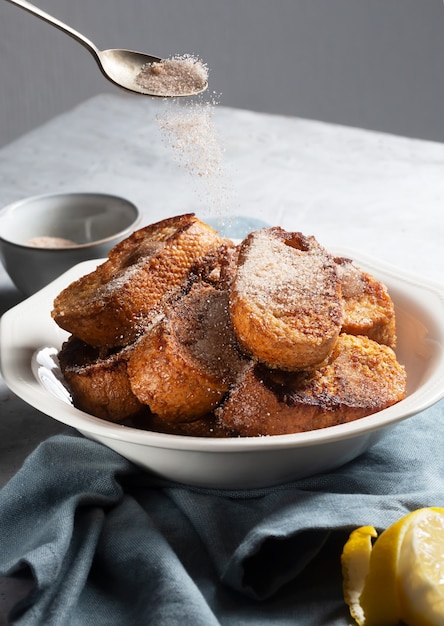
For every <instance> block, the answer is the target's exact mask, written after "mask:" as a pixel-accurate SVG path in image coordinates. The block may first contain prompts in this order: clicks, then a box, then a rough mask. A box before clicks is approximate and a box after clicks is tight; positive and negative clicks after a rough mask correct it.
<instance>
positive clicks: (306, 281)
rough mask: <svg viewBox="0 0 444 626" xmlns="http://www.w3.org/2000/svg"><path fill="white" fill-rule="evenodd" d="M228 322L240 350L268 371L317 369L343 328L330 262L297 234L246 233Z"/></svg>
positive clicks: (271, 230)
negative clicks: (264, 365) (247, 234)
mask: <svg viewBox="0 0 444 626" xmlns="http://www.w3.org/2000/svg"><path fill="white" fill-rule="evenodd" d="M231 317H232V320H233V326H234V328H235V331H236V334H237V336H238V338H239V341H240V342H241V344H242V345H243V347H244V348H245V349H246V350H247V352H248V353H250V354H251V355H253V356H254V357H255V358H256V359H258V360H259V361H261V362H263V363H265V364H267V365H268V366H269V367H275V368H280V369H286V370H295V369H305V368H307V367H314V366H316V365H317V364H319V363H320V362H322V360H323V359H324V358H325V357H326V356H327V355H328V354H329V353H330V352H331V350H332V349H333V347H334V345H335V343H336V340H337V338H338V335H339V332H340V329H341V325H342V302H341V289H340V281H339V278H338V275H337V269H336V264H335V263H334V261H333V258H332V257H331V256H330V255H329V254H328V253H327V252H326V250H324V248H322V247H321V246H320V245H319V244H318V243H317V241H316V240H315V239H314V237H305V236H304V235H302V234H301V233H287V232H286V231H284V230H282V229H281V228H269V229H262V230H259V231H255V232H253V233H251V234H250V235H249V236H248V237H247V238H246V239H245V240H244V241H243V242H242V244H241V246H240V252H239V261H238V268H237V274H236V277H235V279H234V281H233V285H232V292H231Z"/></svg>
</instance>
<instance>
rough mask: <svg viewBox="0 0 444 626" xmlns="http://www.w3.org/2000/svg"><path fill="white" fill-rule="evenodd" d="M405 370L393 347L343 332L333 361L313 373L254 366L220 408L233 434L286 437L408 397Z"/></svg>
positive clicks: (340, 421)
mask: <svg viewBox="0 0 444 626" xmlns="http://www.w3.org/2000/svg"><path fill="white" fill-rule="evenodd" d="M405 385H406V374H405V370H404V368H403V367H402V366H400V365H399V363H398V362H397V360H396V356H395V354H394V352H393V351H392V350H391V348H389V347H388V346H385V345H381V344H378V343H377V342H375V341H372V340H371V339H368V338H367V337H355V336H352V335H346V334H341V335H340V337H339V339H338V341H337V344H336V347H335V349H334V351H333V353H332V354H331V355H330V357H329V359H328V362H327V363H326V364H325V365H324V366H322V367H320V368H319V369H317V370H314V371H310V372H297V373H288V372H279V371H272V370H267V369H266V368H264V367H262V366H260V365H257V364H254V363H251V365H250V367H249V368H248V369H246V370H245V371H244V373H243V375H242V376H241V377H240V379H239V381H238V383H237V385H236V386H235V387H234V388H233V389H232V391H231V392H230V394H229V395H228V397H227V399H226V401H225V402H224V404H223V405H222V406H221V407H220V408H218V409H217V410H216V415H217V417H218V419H219V421H220V423H221V426H222V427H224V428H226V429H227V430H230V431H231V432H232V434H233V435H239V436H253V437H254V436H261V435H281V434H289V433H296V432H303V431H309V430H315V429H319V428H326V427H328V426H334V425H337V424H342V423H345V422H349V421H352V420H355V419H359V418H361V417H364V416H366V415H370V414H372V413H376V412H377V411H381V410H382V409H384V408H386V407H388V406H390V405H392V404H395V403H396V402H399V401H400V400H402V399H403V398H404V396H405Z"/></svg>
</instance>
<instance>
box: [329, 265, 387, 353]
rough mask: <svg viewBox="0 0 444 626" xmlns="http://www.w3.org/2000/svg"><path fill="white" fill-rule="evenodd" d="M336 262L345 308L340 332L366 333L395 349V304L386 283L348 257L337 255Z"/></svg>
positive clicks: (351, 333)
mask: <svg viewBox="0 0 444 626" xmlns="http://www.w3.org/2000/svg"><path fill="white" fill-rule="evenodd" d="M335 262H336V263H337V267H338V273H339V278H340V280H341V290H342V300H343V309H344V321H343V324H342V332H344V333H349V334H350V335H365V336H367V337H369V338H370V339H373V340H374V341H377V342H378V343H383V344H385V345H387V346H390V347H391V348H395V346H396V321H395V307H394V304H393V301H392V299H391V298H390V295H389V293H388V291H387V288H386V286H385V285H384V284H383V283H381V282H380V281H378V280H377V279H376V278H375V277H374V276H372V275H371V274H368V273H367V272H364V271H363V270H362V269H360V268H359V267H357V265H356V264H355V263H353V261H352V260H350V259H346V258H343V257H337V258H335Z"/></svg>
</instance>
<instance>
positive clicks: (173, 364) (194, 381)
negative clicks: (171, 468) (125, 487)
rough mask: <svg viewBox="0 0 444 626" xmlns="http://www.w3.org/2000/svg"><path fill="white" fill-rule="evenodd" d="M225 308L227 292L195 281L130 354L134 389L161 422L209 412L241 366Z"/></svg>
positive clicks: (178, 420)
mask: <svg viewBox="0 0 444 626" xmlns="http://www.w3.org/2000/svg"><path fill="white" fill-rule="evenodd" d="M228 306H229V300H228V293H227V291H225V290H220V289H216V288H215V287H214V286H213V285H210V284H208V283H204V282H196V283H194V284H193V285H192V287H191V289H190V291H189V292H188V293H187V294H186V295H185V296H183V297H182V298H181V299H179V300H178V301H177V302H175V304H174V306H173V307H171V308H170V309H169V311H168V315H165V316H164V317H163V318H162V319H161V320H160V321H159V322H158V323H157V324H156V325H154V326H153V327H152V328H150V329H149V330H148V331H147V332H146V333H145V334H144V335H143V336H142V337H140V338H139V339H138V340H137V342H136V343H135V345H134V347H133V349H132V350H131V355H130V358H129V361H128V374H129V377H130V382H131V387H132V390H133V392H134V394H135V395H136V396H137V397H138V398H139V400H140V402H142V403H143V404H147V405H148V406H149V407H150V409H151V411H152V413H154V414H156V415H157V416H158V417H159V418H161V419H163V420H164V421H166V422H168V423H170V424H177V423H181V422H191V421H195V420H196V419H197V418H200V417H202V416H203V415H205V414H207V413H209V412H210V411H211V410H212V409H214V407H215V406H217V404H218V403H219V402H220V401H221V399H222V397H223V395H224V394H225V392H226V391H227V390H228V389H229V387H230V385H231V384H232V383H233V381H234V377H235V376H236V374H237V372H238V371H239V369H240V368H241V367H242V365H243V362H244V360H243V358H242V357H241V356H240V354H239V352H238V344H237V340H236V337H235V335H234V332H233V329H232V326H231V320H230V316H229V313H228Z"/></svg>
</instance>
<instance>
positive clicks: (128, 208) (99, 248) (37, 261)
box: [0, 193, 140, 296]
mask: <svg viewBox="0 0 444 626" xmlns="http://www.w3.org/2000/svg"><path fill="white" fill-rule="evenodd" d="M139 221H140V213H139V210H138V208H137V207H136V206H135V205H134V204H132V203H131V202H129V201H128V200H125V199H124V198H120V197H118V196H112V195H107V194H102V193H59V194H48V195H41V196H34V197H31V198H26V199H24V200H19V201H18V202H14V203H13V204H10V205H9V206H7V207H5V208H4V209H2V210H1V211H0V258H1V261H2V263H3V265H4V267H5V269H6V271H7V273H8V274H9V276H10V278H11V280H12V281H13V282H14V284H15V285H16V287H17V288H18V289H19V290H20V291H21V292H22V293H23V294H24V295H26V296H29V295H31V294H33V293H35V292H37V291H39V290H40V289H41V288H42V287H44V286H45V285H47V284H48V283H50V282H51V281H52V280H54V279H55V278H57V277H58V276H60V275H61V274H63V273H64V272H65V271H66V270H68V269H69V268H71V267H72V266H73V265H76V264H77V263H80V262H82V261H87V260H89V259H98V258H102V257H106V255H107V254H108V252H109V250H110V249H111V248H112V247H113V246H115V245H116V243H118V242H119V241H121V240H122V239H124V238H125V237H127V236H128V235H129V234H130V233H131V232H132V231H133V230H134V229H135V228H136V226H137V224H138V222H139ZM63 240H65V242H64V241H63ZM66 241H68V242H72V243H70V244H69V245H67V244H66ZM33 242H34V243H33Z"/></svg>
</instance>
